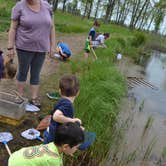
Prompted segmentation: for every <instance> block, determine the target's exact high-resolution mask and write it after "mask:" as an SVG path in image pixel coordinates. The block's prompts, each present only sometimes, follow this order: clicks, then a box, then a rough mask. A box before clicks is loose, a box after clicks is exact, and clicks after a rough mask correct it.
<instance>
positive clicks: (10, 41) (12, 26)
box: [7, 20, 18, 59]
mask: <svg viewBox="0 0 166 166" xmlns="http://www.w3.org/2000/svg"><path fill="white" fill-rule="evenodd" d="M17 26H18V21H14V20H11V24H10V29H9V33H8V46H7V50H8V52H7V55H8V56H9V58H10V59H13V58H14V45H15V38H16V30H17Z"/></svg>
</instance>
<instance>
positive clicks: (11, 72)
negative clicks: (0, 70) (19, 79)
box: [5, 59, 17, 79]
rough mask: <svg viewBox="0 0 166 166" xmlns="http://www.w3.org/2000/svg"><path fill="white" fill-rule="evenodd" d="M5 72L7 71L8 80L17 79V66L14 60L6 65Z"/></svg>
mask: <svg viewBox="0 0 166 166" xmlns="http://www.w3.org/2000/svg"><path fill="white" fill-rule="evenodd" d="M5 70H6V74H7V77H8V78H10V79H13V78H14V77H15V75H16V72H17V65H16V64H15V63H13V60H12V59H10V60H9V61H8V62H7V63H6V65H5Z"/></svg>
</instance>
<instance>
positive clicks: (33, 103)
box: [29, 98, 41, 108]
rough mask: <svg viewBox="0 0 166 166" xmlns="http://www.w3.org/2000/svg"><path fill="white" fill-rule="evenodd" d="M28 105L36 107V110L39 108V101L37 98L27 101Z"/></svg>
mask: <svg viewBox="0 0 166 166" xmlns="http://www.w3.org/2000/svg"><path fill="white" fill-rule="evenodd" d="M29 103H30V104H32V105H34V106H36V107H38V108H41V104H40V99H39V98H35V99H31V100H30V101H29Z"/></svg>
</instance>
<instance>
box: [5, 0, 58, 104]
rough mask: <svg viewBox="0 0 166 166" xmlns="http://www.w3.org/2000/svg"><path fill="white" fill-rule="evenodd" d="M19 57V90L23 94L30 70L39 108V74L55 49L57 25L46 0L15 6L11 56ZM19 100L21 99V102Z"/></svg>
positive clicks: (33, 95) (34, 100) (26, 0)
mask: <svg viewBox="0 0 166 166" xmlns="http://www.w3.org/2000/svg"><path fill="white" fill-rule="evenodd" d="M14 46H15V47H16V51H17V56H18V64H19V65H18V74H17V77H16V78H17V89H18V92H19V94H20V95H21V96H23V93H24V86H25V82H26V80H27V73H28V71H29V70H30V85H31V103H32V104H34V105H36V106H39V107H40V101H39V98H38V93H39V76H40V71H41V68H42V65H43V62H44V59H45V54H46V53H47V52H49V54H50V56H51V57H52V55H53V54H54V50H55V48H54V47H55V28H54V21H53V18H52V11H51V7H50V5H49V4H48V2H47V1H44V0H21V1H19V2H17V3H16V5H15V6H14V7H13V9H12V14H11V26H10V30H9V36H8V48H7V50H8V56H9V57H10V58H11V59H13V58H14ZM18 102H19V101H18Z"/></svg>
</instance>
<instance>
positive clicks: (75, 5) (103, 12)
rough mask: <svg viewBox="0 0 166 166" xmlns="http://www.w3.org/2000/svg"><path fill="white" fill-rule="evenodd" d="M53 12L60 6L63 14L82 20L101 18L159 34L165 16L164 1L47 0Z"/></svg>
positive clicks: (165, 5) (106, 21) (107, 21)
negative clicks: (68, 13) (70, 14)
mask: <svg viewBox="0 0 166 166" xmlns="http://www.w3.org/2000/svg"><path fill="white" fill-rule="evenodd" d="M48 1H49V2H50V3H51V4H52V6H53V10H54V11H55V10H57V7H58V4H61V9H62V11H63V12H70V13H72V14H75V15H81V16H82V18H83V19H84V18H88V19H90V18H93V19H97V18H100V19H101V18H102V19H103V21H104V22H105V23H110V22H114V23H116V24H119V25H125V26H126V25H127V26H129V27H130V28H131V29H139V30H151V27H152V26H153V31H154V32H155V33H159V31H160V25H161V24H162V23H163V21H164V17H165V16H166V1H165V0H159V1H157V0H72V1H71V0H48Z"/></svg>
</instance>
